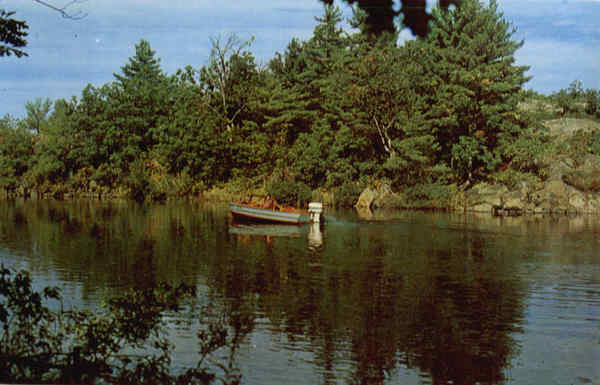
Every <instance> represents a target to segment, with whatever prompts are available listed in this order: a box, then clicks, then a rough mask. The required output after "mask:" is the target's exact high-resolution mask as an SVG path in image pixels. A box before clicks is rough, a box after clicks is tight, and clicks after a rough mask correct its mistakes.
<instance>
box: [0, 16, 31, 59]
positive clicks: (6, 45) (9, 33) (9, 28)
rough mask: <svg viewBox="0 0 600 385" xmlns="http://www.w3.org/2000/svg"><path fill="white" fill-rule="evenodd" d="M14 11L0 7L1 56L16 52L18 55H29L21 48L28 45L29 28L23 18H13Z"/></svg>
mask: <svg viewBox="0 0 600 385" xmlns="http://www.w3.org/2000/svg"><path fill="white" fill-rule="evenodd" d="M14 14H15V13H14V12H7V11H5V10H4V9H0V57H2V56H10V55H12V54H14V55H15V56H17V57H21V56H27V53H26V52H25V51H23V50H21V49H20V48H22V47H25V45H27V40H25V38H26V37H27V29H28V28H29V26H28V25H27V23H25V22H24V21H23V20H16V19H13V18H12V16H13V15H14Z"/></svg>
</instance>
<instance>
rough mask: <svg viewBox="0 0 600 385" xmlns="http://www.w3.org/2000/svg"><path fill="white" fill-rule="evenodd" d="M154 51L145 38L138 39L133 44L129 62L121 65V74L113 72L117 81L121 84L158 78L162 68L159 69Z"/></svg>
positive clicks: (158, 62) (125, 84) (158, 61)
mask: <svg viewBox="0 0 600 385" xmlns="http://www.w3.org/2000/svg"><path fill="white" fill-rule="evenodd" d="M155 54H156V52H155V51H154V50H152V48H151V47H150V43H149V42H148V41H147V40H144V39H142V40H140V42H139V43H138V44H136V45H135V56H133V57H130V58H129V63H127V64H125V65H124V66H123V67H121V71H122V72H123V75H120V74H116V73H115V74H113V75H114V77H115V78H116V79H117V81H118V82H119V83H120V84H121V85H122V86H123V87H125V86H127V85H128V84H129V83H130V82H132V81H135V82H148V81H152V80H156V79H160V78H161V76H162V70H161V69H160V59H159V58H155V57H154V55H155Z"/></svg>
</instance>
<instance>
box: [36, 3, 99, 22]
mask: <svg viewBox="0 0 600 385" xmlns="http://www.w3.org/2000/svg"><path fill="white" fill-rule="evenodd" d="M33 1H35V2H36V3H38V4H41V5H43V6H44V7H48V8H50V9H52V10H54V11H56V12H58V13H60V15H61V16H62V17H64V18H65V19H71V20H81V19H83V18H84V17H86V16H87V13H84V12H81V11H79V12H75V13H71V12H69V11H68V9H67V8H69V7H71V6H72V5H74V4H80V3H83V2H84V1H85V0H72V1H70V2H68V3H67V4H65V5H64V6H63V7H62V8H59V7H57V6H55V5H52V4H50V3H47V2H45V1H42V0H33Z"/></svg>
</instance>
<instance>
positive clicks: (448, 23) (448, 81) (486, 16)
mask: <svg viewBox="0 0 600 385" xmlns="http://www.w3.org/2000/svg"><path fill="white" fill-rule="evenodd" d="M514 32H515V29H514V28H513V27H512V26H511V24H510V23H509V22H508V21H506V20H505V19H504V18H503V15H502V13H501V12H500V11H499V10H498V4H497V2H496V1H495V0H490V2H489V5H484V4H482V3H480V2H479V1H478V0H464V1H463V2H462V4H461V6H460V7H458V8H456V9H453V10H451V11H448V12H443V11H442V10H441V9H440V8H436V9H434V11H433V23H432V30H431V33H430V34H429V35H428V36H427V38H426V40H425V41H424V42H413V43H409V44H415V45H416V47H415V48H417V50H420V54H419V51H417V55H419V56H418V57H419V58H420V60H421V62H422V63H423V64H424V65H425V66H426V67H427V68H428V71H427V72H428V76H429V79H427V81H426V82H425V84H426V85H427V87H426V88H425V91H426V92H427V93H428V94H431V95H432V98H431V99H430V101H429V104H430V105H431V112H430V116H432V120H431V124H432V125H433V134H434V135H435V137H436V140H437V143H438V144H439V146H440V148H441V151H440V153H439V161H441V162H444V163H446V164H448V165H451V166H453V168H454V169H455V170H457V174H458V176H459V177H460V178H461V179H471V178H472V177H473V173H474V172H478V171H481V170H482V169H485V168H487V169H488V170H493V169H494V167H495V166H496V165H498V163H499V162H501V161H502V148H503V147H505V146H507V145H508V144H509V143H510V142H511V141H513V140H514V138H515V137H516V136H517V135H518V134H519V133H520V131H521V129H522V127H523V125H524V122H523V121H522V119H520V117H519V115H518V112H517V111H518V110H517V103H518V101H519V98H520V90H521V87H522V85H523V84H524V83H525V82H526V81H527V80H528V78H527V77H526V76H525V74H524V73H525V71H527V69H528V67H524V66H516V65H515V58H514V54H515V52H516V50H517V49H519V48H520V47H521V46H522V45H523V42H522V41H521V42H517V41H513V40H511V38H512V35H513V34H514Z"/></svg>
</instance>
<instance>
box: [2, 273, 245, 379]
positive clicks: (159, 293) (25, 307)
mask: <svg viewBox="0 0 600 385" xmlns="http://www.w3.org/2000/svg"><path fill="white" fill-rule="evenodd" d="M194 298H195V288H194V287H192V286H187V285H184V284H182V285H179V286H171V285H168V284H159V285H156V287H153V288H151V289H145V290H142V289H140V290H130V291H129V292H127V293H126V294H124V295H123V296H121V297H118V298H114V299H111V300H109V301H108V302H107V304H106V306H104V308H103V309H102V310H100V311H97V312H90V311H82V310H77V309H68V310H66V309H64V306H63V305H62V302H61V296H60V293H59V290H58V289H57V288H52V287H46V288H44V289H43V290H42V291H41V292H39V291H36V290H35V289H34V288H33V283H32V281H31V278H30V276H29V274H28V273H27V272H26V271H21V272H14V271H11V270H9V269H6V268H4V266H0V379H1V380H2V381H3V382H9V383H20V382H34V383H87V384H93V383H108V384H139V383H148V384H167V383H177V384H211V383H215V382H216V381H217V380H219V381H220V382H221V383H238V382H239V379H238V376H237V375H235V374H234V373H227V370H225V378H218V379H217V376H216V375H215V373H213V372H212V371H211V369H209V366H207V364H206V363H205V359H207V357H209V356H210V354H211V353H213V352H215V351H216V350H217V349H219V348H221V347H224V346H227V345H228V344H229V343H230V338H229V336H228V330H227V327H226V326H225V325H224V324H223V323H222V322H220V321H212V322H208V323H206V324H205V325H204V326H205V328H204V329H200V330H198V333H197V337H198V344H199V362H198V364H197V366H196V367H193V368H189V369H187V370H185V371H183V372H182V373H173V371H172V368H171V358H172V357H171V356H172V352H173V348H174V346H173V345H172V344H171V343H170V342H169V337H168V333H167V329H168V327H173V325H170V323H172V322H173V321H169V317H168V316H166V315H173V314H175V313H177V312H183V311H188V312H190V311H191V308H190V306H192V305H193V304H192V303H191V302H190V300H193V299H194ZM52 301H58V303H59V304H60V306H59V307H58V306H55V307H51V306H50V302H52ZM57 308H58V309H59V310H56V309H57ZM186 309H187V310H186ZM222 369H227V367H226V366H222ZM230 374H231V375H230Z"/></svg>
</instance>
